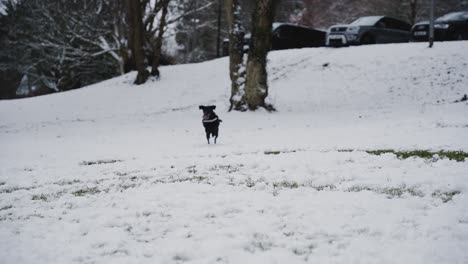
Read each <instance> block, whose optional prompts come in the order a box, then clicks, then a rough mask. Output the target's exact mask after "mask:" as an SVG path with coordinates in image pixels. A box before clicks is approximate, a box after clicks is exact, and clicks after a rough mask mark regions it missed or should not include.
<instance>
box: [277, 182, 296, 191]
mask: <svg viewBox="0 0 468 264" xmlns="http://www.w3.org/2000/svg"><path fill="white" fill-rule="evenodd" d="M273 187H274V188H288V189H297V188H299V184H298V183H297V182H288V181H282V182H274V183H273Z"/></svg>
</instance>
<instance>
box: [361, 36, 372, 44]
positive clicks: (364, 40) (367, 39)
mask: <svg viewBox="0 0 468 264" xmlns="http://www.w3.org/2000/svg"><path fill="white" fill-rule="evenodd" d="M361 44H362V45H369V44H375V38H374V36H372V35H370V34H366V35H364V36H363V37H362V38H361Z"/></svg>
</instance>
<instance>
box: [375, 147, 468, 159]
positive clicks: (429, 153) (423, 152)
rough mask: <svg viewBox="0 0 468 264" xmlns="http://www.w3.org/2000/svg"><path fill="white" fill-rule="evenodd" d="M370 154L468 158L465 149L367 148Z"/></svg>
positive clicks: (402, 157)
mask: <svg viewBox="0 0 468 264" xmlns="http://www.w3.org/2000/svg"><path fill="white" fill-rule="evenodd" d="M366 152H367V153H368V154H371V155H377V156H380V155H382V154H386V153H391V154H394V155H396V156H397V157H398V158H400V159H407V158H411V157H418V158H422V159H432V158H434V156H436V155H437V156H438V157H440V158H447V159H449V160H455V161H458V162H463V161H465V159H466V158H468V153H467V152H463V151H445V150H441V151H436V152H432V151H428V150H413V151H396V150H393V149H380V150H367V151H366Z"/></svg>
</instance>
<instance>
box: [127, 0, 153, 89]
mask: <svg viewBox="0 0 468 264" xmlns="http://www.w3.org/2000/svg"><path fill="white" fill-rule="evenodd" d="M127 9H128V10H127V11H128V22H129V23H128V25H129V31H128V32H129V45H130V47H131V50H132V56H133V59H134V60H135V66H136V68H137V71H138V74H137V77H136V80H135V82H134V83H135V84H137V85H139V84H143V83H145V82H146V80H147V79H148V76H149V72H148V71H147V70H146V63H145V55H144V53H143V45H144V28H143V19H142V10H141V9H142V8H141V3H140V0H127Z"/></svg>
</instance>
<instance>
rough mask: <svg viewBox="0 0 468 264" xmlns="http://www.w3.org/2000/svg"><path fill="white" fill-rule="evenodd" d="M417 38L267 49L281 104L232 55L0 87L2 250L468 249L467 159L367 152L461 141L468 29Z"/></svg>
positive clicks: (402, 252) (404, 255)
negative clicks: (26, 94) (463, 35)
mask: <svg viewBox="0 0 468 264" xmlns="http://www.w3.org/2000/svg"><path fill="white" fill-rule="evenodd" d="M426 46H427V45H426V44H425V43H411V44H392V45H375V46H368V47H364V46H363V47H350V48H343V49H328V48H318V49H301V50H289V51H278V52H272V53H271V54H270V56H269V69H268V72H269V83H270V96H269V98H268V100H270V103H272V104H273V105H274V106H275V107H276V108H277V110H278V111H277V112H275V113H267V112H265V111H259V112H255V113H236V112H231V113H228V112H227V109H228V98H229V94H230V91H229V79H228V60H227V58H222V59H218V60H214V61H209V62H204V63H199V64H189V65H177V66H168V67H162V68H161V74H162V79H161V80H159V81H150V82H148V83H147V84H145V85H142V86H134V85H132V84H131V83H132V81H133V79H134V74H128V75H125V76H122V77H119V78H115V79H112V80H108V81H105V82H102V83H99V84H96V85H92V86H89V87H86V88H83V89H79V90H75V91H70V92H66V93H59V94H53V95H49V96H42V97H36V98H29V99H22V100H14V101H0V146H1V148H0V157H1V158H0V236H1V237H2V239H1V241H0V259H1V260H2V261H1V262H2V263H74V262H77V263H109V262H112V263H182V262H184V263H185V262H187V263H296V262H297V263H302V262H319V263H363V262H364V263H464V261H466V260H467V259H468V253H467V251H466V248H468V211H467V210H466V208H468V195H467V193H468V174H467V172H468V161H464V162H457V161H455V160H449V159H445V158H441V157H438V156H434V157H433V158H432V159H423V158H418V157H410V158H408V159H400V158H398V157H397V156H396V155H394V154H391V153H387V154H382V155H374V154H372V153H369V152H368V151H371V150H389V149H391V150H394V151H415V150H429V151H433V152H437V151H442V150H444V151H455V150H460V151H464V152H468V140H466V139H467V136H468V115H467V114H468V103H467V102H459V103H454V102H455V101H457V100H459V99H460V98H462V96H463V95H464V94H468V52H466V51H467V50H468V42H466V41H465V42H451V43H436V46H435V48H433V49H428V48H427V47H426ZM202 104H204V105H209V104H215V105H217V107H218V108H217V110H216V112H217V113H218V115H219V116H220V117H221V119H222V120H223V123H222V124H221V128H220V138H219V140H218V142H219V144H217V145H207V144H206V141H205V138H204V131H203V128H202V124H201V112H200V110H199V109H198V105H202Z"/></svg>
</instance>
